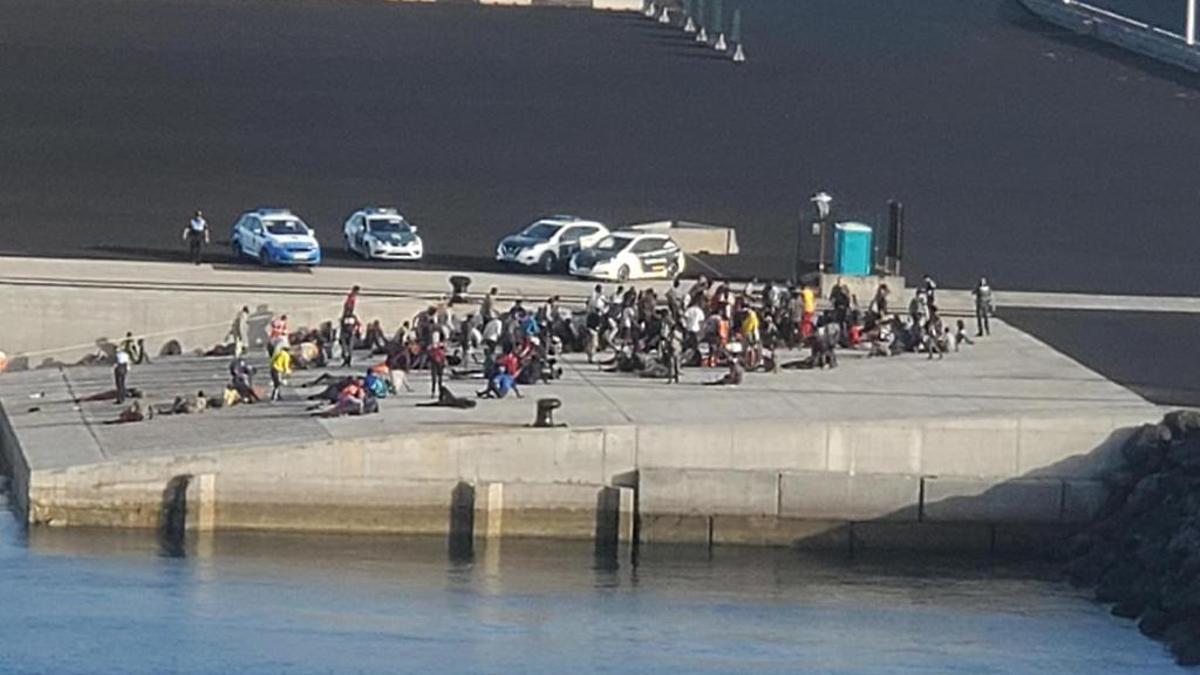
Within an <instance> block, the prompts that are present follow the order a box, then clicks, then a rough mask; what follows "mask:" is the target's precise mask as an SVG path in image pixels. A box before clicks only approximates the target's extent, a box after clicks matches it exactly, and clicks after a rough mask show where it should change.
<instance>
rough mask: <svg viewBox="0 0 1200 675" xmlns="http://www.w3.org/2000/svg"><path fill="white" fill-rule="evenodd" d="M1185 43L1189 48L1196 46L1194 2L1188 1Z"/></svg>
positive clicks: (1192, 0) (1193, 0)
mask: <svg viewBox="0 0 1200 675" xmlns="http://www.w3.org/2000/svg"><path fill="white" fill-rule="evenodd" d="M1187 43H1188V46H1189V47H1194V46H1196V0H1188V10H1187Z"/></svg>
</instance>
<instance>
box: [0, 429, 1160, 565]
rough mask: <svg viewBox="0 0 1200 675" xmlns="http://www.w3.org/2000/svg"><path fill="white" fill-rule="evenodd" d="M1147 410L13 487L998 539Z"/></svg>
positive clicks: (247, 504)
mask: <svg viewBox="0 0 1200 675" xmlns="http://www.w3.org/2000/svg"><path fill="white" fill-rule="evenodd" d="M1150 417H1151V415H1149V414H1147V413H1146V412H1145V411H1142V412H1138V413H1133V412H1131V413H1116V414H1103V415H1095V414H1094V415H1088V416H1075V417H1071V416H1055V417H1017V418H1011V419H1005V418H997V419H945V420H924V421H912V422H908V421H879V422H855V423H836V422H803V421H796V422H791V423H787V422H778V423H771V424H756V425H748V424H747V425H692V426H685V425H675V426H610V427H596V428H558V429H529V428H523V427H513V428H503V429H498V428H492V429H488V430H484V431H477V430H468V429H457V430H446V431H437V432H420V433H410V434H404V435H394V436H389V437H381V438H356V439H335V440H330V441H323V442H319V443H310V444H303V445H297V446H289V447H262V448H247V449H236V450H235V449H230V450H221V451H212V452H204V453H198V454H191V455H179V456H168V457H145V458H128V459H121V460H114V461H108V462H103V463H98V464H89V465H83V466H72V467H68V468H46V469H39V468H37V467H33V468H32V469H31V470H30V471H29V472H28V473H27V474H26V475H25V476H24V477H21V476H19V475H18V476H16V477H15V484H18V485H19V484H22V482H24V483H25V484H27V485H28V502H27V503H28V519H29V522H30V523H32V524H48V525H57V526H73V525H86V526H118V527H157V526H159V525H161V523H162V519H163V511H164V508H165V505H168V504H172V503H178V502H179V501H181V500H182V501H183V502H184V503H185V504H186V512H187V526H188V527H190V528H201V529H210V528H220V529H278V530H309V531H341V532H346V531H356V532H397V533H421V534H448V535H451V536H453V535H455V533H456V532H458V533H460V534H461V532H463V531H464V530H465V531H467V532H469V533H470V534H472V535H473V536H494V537H502V536H539V537H565V538H583V539H589V538H596V539H616V538H619V539H620V540H624V541H629V540H633V539H634V538H635V537H637V538H639V539H640V540H641V541H644V542H676V543H696V544H755V545H789V546H816V547H834V548H839V547H850V548H854V547H861V546H886V547H890V548H903V547H918V548H930V547H932V548H952V549H955V548H984V549H989V550H997V549H998V548H1005V547H1009V546H1011V547H1016V548H1019V547H1020V546H1026V545H1030V546H1035V545H1040V543H1041V542H1044V541H1045V537H1046V536H1051V535H1053V534H1061V533H1062V532H1063V531H1064V530H1065V529H1068V528H1069V527H1070V526H1071V525H1073V524H1075V523H1079V522H1083V521H1085V520H1086V519H1087V518H1089V517H1090V515H1091V514H1092V513H1094V511H1095V509H1096V508H1098V505H1099V504H1100V503H1101V502H1102V500H1103V498H1104V496H1105V493H1104V489H1103V486H1102V484H1101V483H1100V481H1099V477H1100V475H1101V473H1102V472H1103V471H1104V469H1105V468H1106V467H1107V466H1108V465H1109V462H1110V458H1111V457H1112V456H1113V453H1115V452H1117V451H1118V449H1119V446H1120V445H1121V444H1122V443H1123V441H1124V440H1125V439H1126V438H1127V437H1128V435H1129V434H1130V433H1131V432H1132V429H1133V428H1134V427H1135V425H1137V424H1140V423H1143V422H1148V421H1152V420H1151V419H1150ZM13 447H14V446H12V445H8V444H6V445H5V448H6V450H7V451H8V452H9V454H11V451H12V450H13ZM16 449H17V450H18V451H19V448H16ZM18 454H19V453H18ZM16 473H17V474H19V473H20V468H19V467H18V468H17V471H16ZM181 478H182V480H180V479H181ZM180 490H182V492H183V494H175V493H176V492H179V491H180ZM635 528H637V530H638V531H637V532H636V533H635Z"/></svg>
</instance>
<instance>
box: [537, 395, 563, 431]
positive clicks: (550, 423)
mask: <svg viewBox="0 0 1200 675" xmlns="http://www.w3.org/2000/svg"><path fill="white" fill-rule="evenodd" d="M561 407H562V401H560V400H558V399H556V398H539V399H538V401H537V414H536V415H534V418H533V425H532V426H535V427H557V426H566V425H565V424H555V423H554V411H555V410H557V409H558V408H561Z"/></svg>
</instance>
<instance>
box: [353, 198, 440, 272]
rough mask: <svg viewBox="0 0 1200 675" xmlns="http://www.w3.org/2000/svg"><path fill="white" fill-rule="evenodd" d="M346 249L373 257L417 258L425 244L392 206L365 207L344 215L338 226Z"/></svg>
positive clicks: (413, 227)
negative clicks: (341, 223)
mask: <svg viewBox="0 0 1200 675" xmlns="http://www.w3.org/2000/svg"><path fill="white" fill-rule="evenodd" d="M342 234H343V236H344V237H345V239H346V250H347V251H350V252H351V253H357V254H358V255H360V256H362V257H363V258H367V259H377V260H420V259H421V257H422V256H424V255H425V244H424V243H423V242H422V241H421V238H420V237H419V236H417V226H416V225H413V224H411V223H409V222H408V221H407V220H405V219H404V216H402V215H400V212H399V211H397V210H396V209H393V208H379V207H368V208H364V209H361V210H359V211H356V212H355V213H354V215H352V216H350V217H349V218H348V219H346V224H345V226H343V228H342Z"/></svg>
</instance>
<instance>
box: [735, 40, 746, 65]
mask: <svg viewBox="0 0 1200 675" xmlns="http://www.w3.org/2000/svg"><path fill="white" fill-rule="evenodd" d="M733 62H734V63H745V62H746V52H744V51H742V45H741V43H738V46H737V49H735V50H734V51H733Z"/></svg>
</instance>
